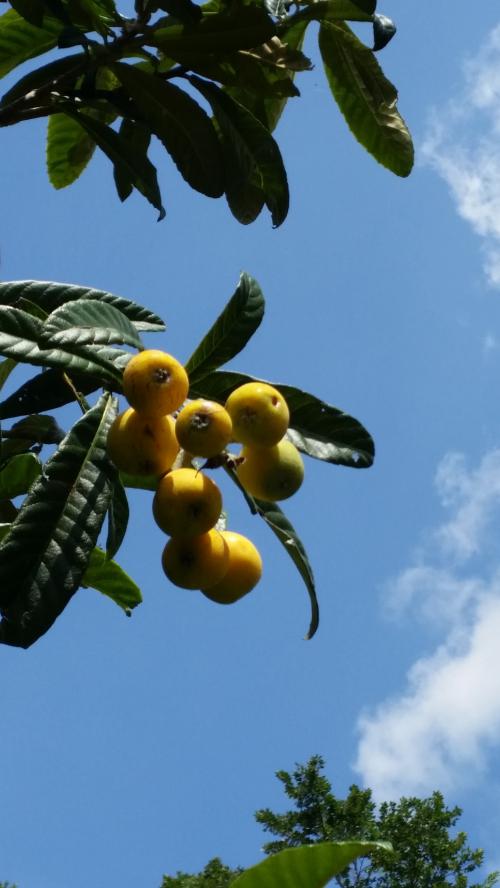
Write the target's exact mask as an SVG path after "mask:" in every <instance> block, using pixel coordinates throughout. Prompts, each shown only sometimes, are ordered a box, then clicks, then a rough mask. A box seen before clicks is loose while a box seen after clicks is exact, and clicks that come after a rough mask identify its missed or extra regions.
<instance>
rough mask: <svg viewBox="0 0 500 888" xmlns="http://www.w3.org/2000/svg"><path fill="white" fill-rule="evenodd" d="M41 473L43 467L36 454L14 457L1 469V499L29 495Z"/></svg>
mask: <svg viewBox="0 0 500 888" xmlns="http://www.w3.org/2000/svg"><path fill="white" fill-rule="evenodd" d="M1 464H2V459H1V453H0V465H1ZM41 471H42V465H41V463H40V460H39V459H38V458H37V457H36V456H35V454H34V453H18V454H17V455H16V456H13V457H12V458H11V459H9V461H8V462H7V463H6V464H5V465H3V467H2V468H1V469H0V499H2V500H4V499H15V497H16V496H21V495H22V494H24V493H27V492H28V490H29V489H30V487H31V485H32V484H33V481H35V479H36V478H38V476H39V475H40V472H41Z"/></svg>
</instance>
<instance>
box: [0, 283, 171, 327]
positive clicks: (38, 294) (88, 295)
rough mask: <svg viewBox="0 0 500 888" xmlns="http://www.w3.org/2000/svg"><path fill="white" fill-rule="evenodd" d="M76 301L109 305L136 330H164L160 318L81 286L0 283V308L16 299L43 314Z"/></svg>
mask: <svg viewBox="0 0 500 888" xmlns="http://www.w3.org/2000/svg"><path fill="white" fill-rule="evenodd" d="M77 299H78V300H80V299H96V300H97V301H98V302H101V303H102V302H104V303H106V304H108V305H113V306H114V307H115V308H116V309H118V311H120V312H121V313H122V314H124V315H125V316H126V317H127V318H128V319H129V320H130V321H132V323H133V325H134V327H135V328H136V330H143V331H151V332H161V331H162V330H164V329H165V324H164V322H163V321H162V319H161V318H160V317H159V316H158V315H157V314H154V313H153V312H152V311H149V309H147V308H143V307H142V305H138V303H137V302H131V301H130V300H129V299H122V297H121V296H114V295H113V293H108V292H107V291H106V290H96V289H94V288H93V287H82V286H77V285H75V284H60V283H57V282H56V281H7V282H6V283H0V305H12V306H17V305H18V303H19V300H26V301H29V302H32V303H33V304H34V305H38V306H39V307H40V308H42V309H43V310H44V312H45V313H46V314H51V312H53V311H54V310H55V309H56V308H58V307H59V306H60V305H65V304H66V303H68V302H74V301H75V300H77Z"/></svg>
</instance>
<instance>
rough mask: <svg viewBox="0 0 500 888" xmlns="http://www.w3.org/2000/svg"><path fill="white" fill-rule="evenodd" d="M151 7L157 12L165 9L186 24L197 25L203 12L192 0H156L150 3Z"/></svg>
mask: <svg viewBox="0 0 500 888" xmlns="http://www.w3.org/2000/svg"><path fill="white" fill-rule="evenodd" d="M149 8H150V9H151V10H153V11H155V12H156V10H158V9H163V11H164V12H168V14H169V15H171V16H172V17H173V18H175V19H178V20H179V21H180V22H182V23H183V24H186V25H193V24H194V25H196V24H197V23H198V22H199V21H200V19H201V17H202V14H203V13H202V10H201V8H200V7H199V6H198V5H197V4H196V3H193V2H192V0H154V2H151V3H150V4H149Z"/></svg>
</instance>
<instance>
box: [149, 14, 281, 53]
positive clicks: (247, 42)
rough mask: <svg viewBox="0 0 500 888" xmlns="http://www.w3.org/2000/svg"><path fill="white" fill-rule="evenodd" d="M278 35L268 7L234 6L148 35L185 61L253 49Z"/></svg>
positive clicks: (160, 45)
mask: <svg viewBox="0 0 500 888" xmlns="http://www.w3.org/2000/svg"><path fill="white" fill-rule="evenodd" d="M167 21H168V20H167ZM275 34H276V26H275V25H274V23H273V21H272V20H271V19H270V18H269V16H268V14H267V13H266V11H265V9H263V8H262V7H259V6H256V5H248V6H244V5H237V6H236V5H235V7H234V8H233V9H232V10H231V9H230V10H229V11H228V12H216V13H208V14H205V15H204V16H203V18H202V19H201V20H200V22H199V23H198V24H197V25H193V26H190V27H187V26H183V25H178V24H175V23H171V24H170V23H169V24H168V26H167V27H159V28H157V29H155V30H154V31H153V32H152V33H151V34H150V35H148V39H147V41H146V42H147V43H149V44H150V45H152V46H157V47H159V49H161V50H162V52H164V53H165V55H166V56H168V57H169V58H173V59H176V60H177V61H184V60H185V59H186V58H187V57H189V56H196V55H199V54H208V55H211V54H212V53H214V54H215V55H220V54H221V53H224V52H234V51H235V50H239V49H252V48H253V47H254V46H260V45H261V44H262V43H265V42H266V41H267V40H270V39H271V37H273V36H274V35H275Z"/></svg>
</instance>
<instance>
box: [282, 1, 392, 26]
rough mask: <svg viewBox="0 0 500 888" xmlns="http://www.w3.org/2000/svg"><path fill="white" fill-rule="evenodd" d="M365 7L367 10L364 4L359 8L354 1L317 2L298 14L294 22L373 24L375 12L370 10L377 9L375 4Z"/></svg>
mask: <svg viewBox="0 0 500 888" xmlns="http://www.w3.org/2000/svg"><path fill="white" fill-rule="evenodd" d="M364 6H366V7H367V8H366V9H364V8H363V4H362V5H361V6H359V5H358V4H357V3H355V2H354V0H317V2H316V3H310V4H308V5H307V6H306V7H305V8H303V9H301V10H300V11H299V12H298V13H296V14H295V15H294V17H293V21H295V20H307V21H312V20H317V21H320V22H321V21H329V22H344V21H351V22H372V21H373V10H371V11H369V8H371V7H372V6H373V9H375V4H374V3H366V4H364Z"/></svg>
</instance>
